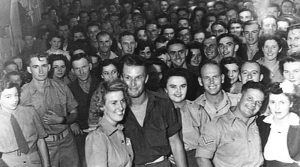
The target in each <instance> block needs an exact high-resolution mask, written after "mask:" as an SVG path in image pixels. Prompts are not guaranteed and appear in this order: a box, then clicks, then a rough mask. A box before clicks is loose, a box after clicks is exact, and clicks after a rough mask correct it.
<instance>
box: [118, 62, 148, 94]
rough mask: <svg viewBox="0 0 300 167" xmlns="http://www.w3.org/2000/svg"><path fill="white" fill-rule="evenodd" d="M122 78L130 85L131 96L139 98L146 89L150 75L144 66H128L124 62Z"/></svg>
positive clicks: (129, 92)
mask: <svg viewBox="0 0 300 167" xmlns="http://www.w3.org/2000/svg"><path fill="white" fill-rule="evenodd" d="M122 79H123V80H124V82H125V83H126V84H127V86H128V94H129V96H130V97H131V98H138V97H140V96H141V95H142V94H143V93H144V91H145V84H146V82H147V80H148V75H147V74H146V69H145V67H144V66H128V65H127V64H124V67H123V74H122Z"/></svg>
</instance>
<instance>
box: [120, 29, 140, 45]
mask: <svg viewBox="0 0 300 167" xmlns="http://www.w3.org/2000/svg"><path fill="white" fill-rule="evenodd" d="M125 36H132V37H133V38H134V40H135V41H136V39H135V36H134V34H133V33H131V32H129V31H123V32H121V33H120V35H119V42H120V43H121V42H122V38H123V37H125Z"/></svg>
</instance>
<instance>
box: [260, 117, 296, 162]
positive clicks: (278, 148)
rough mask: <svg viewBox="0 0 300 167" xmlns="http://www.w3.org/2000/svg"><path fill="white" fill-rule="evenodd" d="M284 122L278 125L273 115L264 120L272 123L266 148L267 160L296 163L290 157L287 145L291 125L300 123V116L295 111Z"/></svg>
mask: <svg viewBox="0 0 300 167" xmlns="http://www.w3.org/2000/svg"><path fill="white" fill-rule="evenodd" d="M284 119H285V122H284V124H281V125H276V123H274V120H273V115H270V116H267V117H266V118H265V119H264V120H263V121H264V122H265V123H268V124H271V126H270V128H271V130H270V134H269V137H268V141H267V144H266V146H265V149H264V156H265V159H266V160H269V161H270V160H276V161H279V162H284V163H294V162H295V161H294V160H293V159H292V158H291V157H290V155H289V151H288V146H287V135H288V130H289V127H290V125H299V117H298V115H297V114H295V113H289V115H287V116H286V118H284Z"/></svg>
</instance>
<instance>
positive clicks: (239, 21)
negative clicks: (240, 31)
mask: <svg viewBox="0 0 300 167" xmlns="http://www.w3.org/2000/svg"><path fill="white" fill-rule="evenodd" d="M232 24H240V25H241V27H243V23H242V22H241V20H239V19H232V20H230V21H229V22H228V26H227V29H228V30H230V27H231V25H232Z"/></svg>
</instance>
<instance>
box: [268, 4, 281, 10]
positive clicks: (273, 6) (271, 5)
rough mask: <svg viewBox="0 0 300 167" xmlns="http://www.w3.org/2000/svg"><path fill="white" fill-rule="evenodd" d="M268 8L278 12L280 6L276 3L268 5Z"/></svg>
mask: <svg viewBox="0 0 300 167" xmlns="http://www.w3.org/2000/svg"><path fill="white" fill-rule="evenodd" d="M268 8H277V10H278V11H280V6H279V5H278V4H277V3H270V4H269V5H268Z"/></svg>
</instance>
